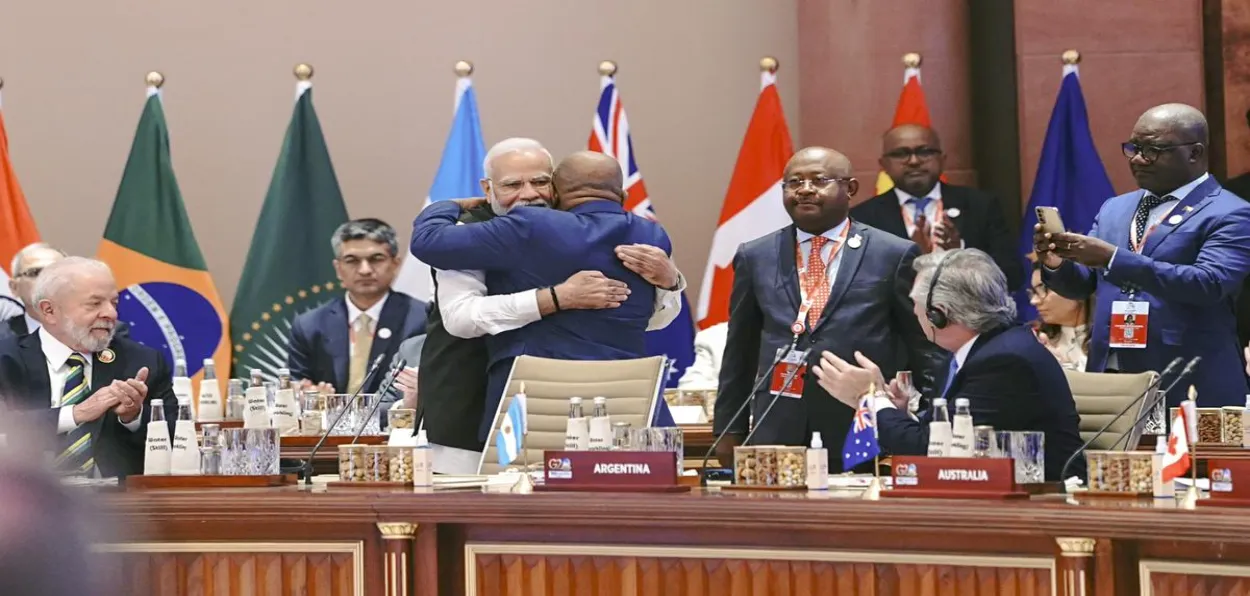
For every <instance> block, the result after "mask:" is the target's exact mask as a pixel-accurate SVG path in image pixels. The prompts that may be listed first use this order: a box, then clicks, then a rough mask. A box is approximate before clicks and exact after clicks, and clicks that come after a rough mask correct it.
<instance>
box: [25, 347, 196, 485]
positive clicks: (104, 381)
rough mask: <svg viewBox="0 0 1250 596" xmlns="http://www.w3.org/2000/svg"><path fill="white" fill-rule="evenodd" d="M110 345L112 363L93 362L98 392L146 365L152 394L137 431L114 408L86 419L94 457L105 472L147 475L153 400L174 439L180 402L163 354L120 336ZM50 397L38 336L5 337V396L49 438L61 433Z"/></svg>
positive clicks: (109, 474) (107, 474)
mask: <svg viewBox="0 0 1250 596" xmlns="http://www.w3.org/2000/svg"><path fill="white" fill-rule="evenodd" d="M109 349H111V350H112V351H113V353H114V354H115V355H116V358H115V359H114V360H113V361H112V362H104V361H103V360H101V359H100V358H99V356H98V355H97V356H96V357H95V358H94V359H93V361H92V363H91V389H92V390H93V391H94V390H96V389H99V388H101V387H104V386H107V385H109V384H111V383H112V382H113V381H116V380H125V379H129V378H132V377H134V376H135V374H136V373H138V372H139V369H140V368H143V367H145V366H146V367H147V368H148V380H147V385H148V395H147V398H146V400H145V401H144V404H143V412H142V414H141V416H142V423H141V424H140V426H139V429H138V430H137V431H135V432H130V431H129V430H126V428H125V427H124V426H122V425H121V423H120V422H119V421H118V420H117V415H116V414H114V413H113V412H108V413H106V414H105V415H104V416H102V417H100V418H99V419H96V420H94V421H92V422H88V423H86V424H87V425H89V426H90V427H91V436H92V448H93V449H94V453H93V455H92V457H94V458H95V462H96V467H98V468H99V470H100V475H102V476H105V477H114V476H128V475H131V474H142V473H143V450H144V444H145V441H146V438H147V427H148V422H149V421H150V420H151V419H152V411H151V410H152V409H151V407H150V403H151V401H152V400H153V399H160V400H163V401H164V407H163V409H164V411H165V420H167V421H168V422H169V436H170V439H172V438H173V434H174V426H173V423H174V421H176V420H177V419H178V400H177V398H176V397H174V389H173V379H172V376H171V374H172V373H171V371H170V369H169V365H168V364H167V363H166V362H165V357H164V356H162V355H161V353H160V352H158V351H156V350H153V349H152V348H149V347H147V346H144V345H141V344H138V343H136V342H133V341H131V340H129V339H126V338H121V337H115V338H113V342H112V343H111V344H109ZM51 396H52V386H51V379H50V378H49V377H48V364H47V358H46V357H45V356H44V355H43V343H42V342H41V341H40V339H39V334H38V333H31V334H28V335H24V336H21V337H10V338H7V339H4V340H0V399H4V400H5V401H6V402H7V403H8V404H9V406H10V407H12V408H14V409H15V410H18V411H21V412H23V413H25V414H26V415H27V416H26V417H27V418H28V419H29V422H28V423H27V427H26V428H27V429H30V430H33V431H34V432H35V433H36V436H39V437H48V439H49V441H51V440H52V438H53V437H55V436H56V434H57V433H56V429H57V421H58V418H59V416H60V411H59V409H54V408H52V407H50V406H51V400H52V397H51ZM52 446H55V444H53V445H52Z"/></svg>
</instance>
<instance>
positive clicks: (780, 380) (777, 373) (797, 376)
mask: <svg viewBox="0 0 1250 596" xmlns="http://www.w3.org/2000/svg"><path fill="white" fill-rule="evenodd" d="M784 351H785V349H784V348H782V349H779V350H777V355H778V356H780V355H781V353H782V352H784ZM807 352H808V351H807V350H795V351H793V352H790V354H789V355H787V356H786V357H785V359H783V360H782V361H781V362H779V363H778V364H777V368H774V369H773V380H772V384H771V385H769V390H768V392H769V393H771V394H773V395H780V396H782V397H794V398H799V397H803V377H806V376H807ZM791 374H793V375H794V376H793V378H791ZM786 379H790V384H789V385H788V386H786ZM782 386H785V392H782V390H781V389H782Z"/></svg>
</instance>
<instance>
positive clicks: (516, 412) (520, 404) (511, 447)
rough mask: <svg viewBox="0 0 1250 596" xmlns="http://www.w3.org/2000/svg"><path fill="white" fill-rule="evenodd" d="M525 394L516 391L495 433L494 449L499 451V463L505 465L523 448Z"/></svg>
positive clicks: (526, 429) (526, 430) (525, 429)
mask: <svg viewBox="0 0 1250 596" xmlns="http://www.w3.org/2000/svg"><path fill="white" fill-rule="evenodd" d="M525 425H526V421H525V394H524V393H518V394H516V396H514V397H513V398H512V403H510V404H508V411H507V412H505V413H504V415H503V422H501V423H500V424H499V432H497V433H495V450H496V451H497V452H498V453H499V465H500V466H506V465H508V464H510V463H512V462H514V461H516V458H517V456H518V455H520V454H521V450H522V449H524V448H525V433H526V432H528V431H529V429H528V428H526V426H525Z"/></svg>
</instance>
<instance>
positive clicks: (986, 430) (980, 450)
mask: <svg viewBox="0 0 1250 596" xmlns="http://www.w3.org/2000/svg"><path fill="white" fill-rule="evenodd" d="M997 452H998V446H997V445H996V443H995V438H994V427H992V426H977V427H974V428H973V429H972V457H998V456H997V455H996V454H997Z"/></svg>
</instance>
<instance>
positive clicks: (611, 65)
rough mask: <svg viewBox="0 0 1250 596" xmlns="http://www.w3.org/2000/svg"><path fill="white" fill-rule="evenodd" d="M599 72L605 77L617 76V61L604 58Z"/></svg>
mask: <svg viewBox="0 0 1250 596" xmlns="http://www.w3.org/2000/svg"><path fill="white" fill-rule="evenodd" d="M599 74H600V75H603V76H605V77H611V76H616V63H615V62H613V61H611V60H604V61H603V62H600V63H599Z"/></svg>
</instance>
